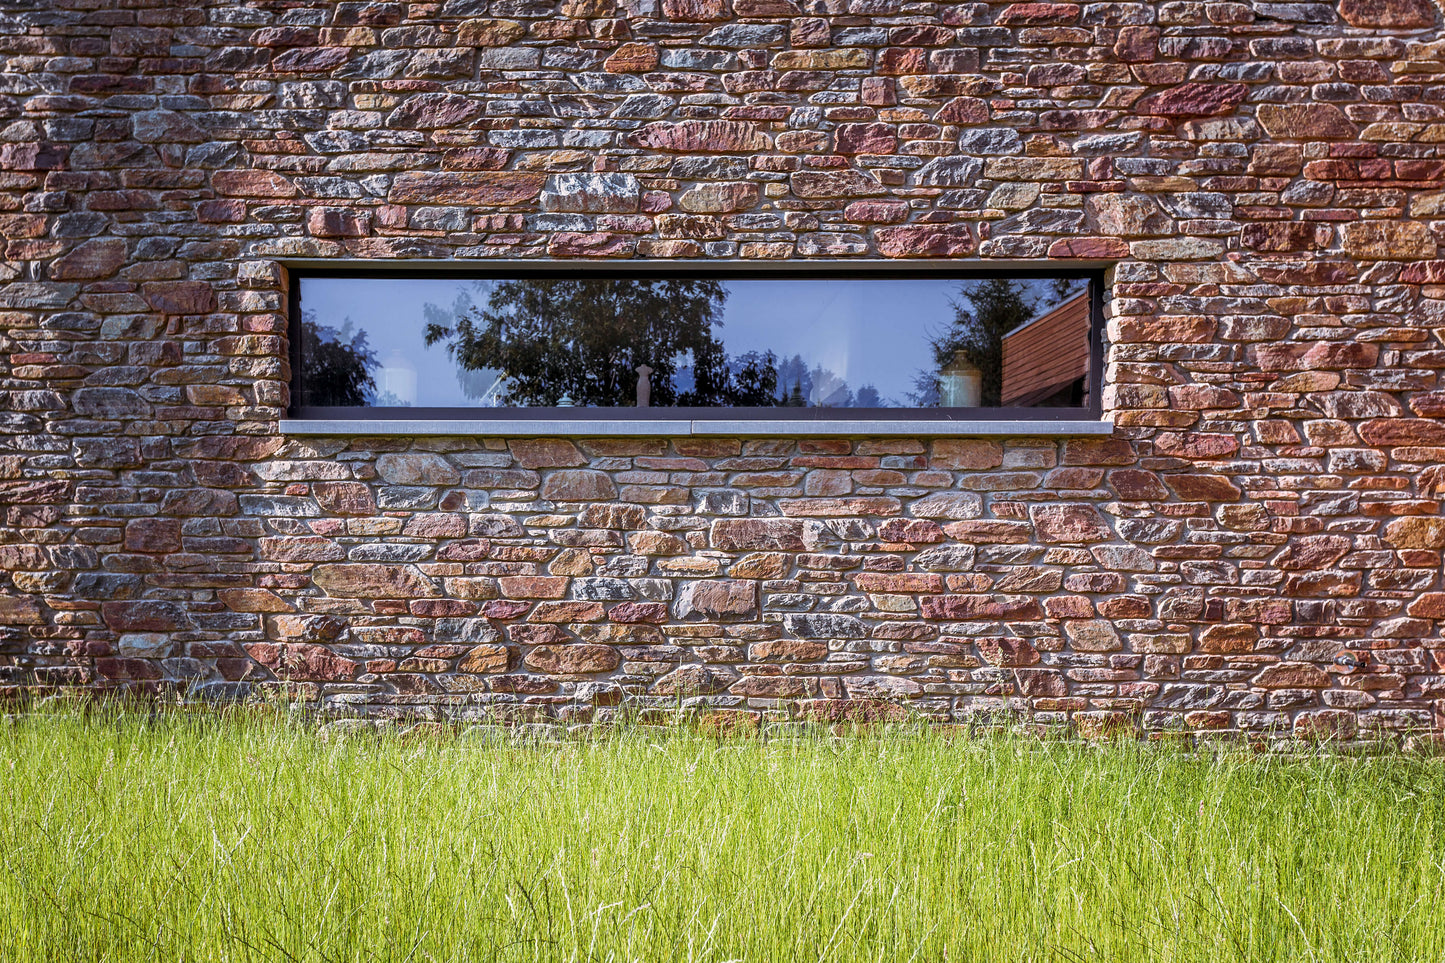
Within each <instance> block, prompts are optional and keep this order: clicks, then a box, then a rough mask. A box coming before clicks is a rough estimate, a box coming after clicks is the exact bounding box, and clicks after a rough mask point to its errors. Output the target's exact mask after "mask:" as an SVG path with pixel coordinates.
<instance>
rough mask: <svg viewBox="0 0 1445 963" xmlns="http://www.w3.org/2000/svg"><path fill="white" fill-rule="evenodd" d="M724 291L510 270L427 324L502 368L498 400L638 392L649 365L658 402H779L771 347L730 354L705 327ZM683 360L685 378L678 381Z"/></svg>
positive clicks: (591, 399) (717, 316) (544, 401)
mask: <svg viewBox="0 0 1445 963" xmlns="http://www.w3.org/2000/svg"><path fill="white" fill-rule="evenodd" d="M726 300H727V292H726V290H725V289H724V287H723V285H722V284H721V283H719V282H717V281H705V280H695V279H670V278H669V279H638V280H625V281H624V280H592V279H525V280H522V279H519V280H509V281H500V282H497V283H496V284H495V285H494V286H493V287H492V288H491V290H490V291H489V292H488V296H487V300H486V304H485V305H484V306H482V307H479V308H474V309H471V310H467V311H464V312H461V313H460V314H458V315H457V316H456V317H455V319H454V320H451V321H449V322H443V321H436V320H432V321H429V323H428V324H427V326H426V343H427V345H428V346H430V345H434V344H443V345H445V347H446V350H447V353H448V355H449V356H450V357H451V358H452V360H453V361H454V362H455V363H456V364H457V366H458V367H459V368H461V369H462V370H464V371H483V370H487V369H491V370H495V371H497V372H500V373H501V374H502V375H503V376H504V377H505V381H504V382H503V385H502V388H501V395H500V397H499V398H498V401H499V403H500V404H502V405H505V406H518V407H532V406H541V407H552V406H555V405H557V404H558V403H559V402H561V401H562V400H563V399H564V398H565V399H568V400H570V402H571V403H572V404H576V405H579V406H587V407H628V406H631V405H633V404H634V403H635V401H636V392H637V371H636V369H637V367H638V365H643V364H645V365H648V366H649V367H651V368H652V379H651V380H652V404H653V405H654V406H658V407H674V406H680V407H738V406H747V407H767V406H771V405H775V404H777V403H778V402H777V397H776V394H777V362H776V359H775V358H774V356H773V355H772V354H771V353H766V354H756V353H753V354H749V355H744V356H742V357H740V358H737V359H729V357H728V355H727V353H726V351H725V350H724V349H723V345H722V342H721V341H719V340H718V338H717V336H716V335H715V334H714V330H715V329H716V328H718V327H720V326H721V325H722V308H723V305H724V303H725V302H726ZM684 369H685V370H686V371H687V373H688V374H690V375H691V378H690V379H688V380H690V384H686V387H683V386H682V385H680V384H679V379H678V377H677V376H678V374H679V372H680V371H682V370H684Z"/></svg>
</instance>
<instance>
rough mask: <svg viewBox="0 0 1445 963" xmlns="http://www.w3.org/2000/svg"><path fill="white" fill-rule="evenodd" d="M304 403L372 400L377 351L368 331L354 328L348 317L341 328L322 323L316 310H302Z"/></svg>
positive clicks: (353, 403)
mask: <svg viewBox="0 0 1445 963" xmlns="http://www.w3.org/2000/svg"><path fill="white" fill-rule="evenodd" d="M300 336H301V345H300V348H301V364H302V368H301V379H300V381H301V398H300V400H299V403H300V404H301V405H302V406H316V407H333V406H334V407H358V406H361V405H367V404H370V403H371V402H372V398H373V395H374V393H375V391H376V379H375V378H374V377H373V375H372V373H371V371H372V369H373V368H375V367H376V365H377V360H376V354H375V353H374V352H373V351H372V350H371V347H370V346H369V345H368V344H367V343H366V332H365V331H362V330H359V329H353V328H352V325H351V319H350V318H347V319H346V320H345V321H344V322H342V325H341V327H340V328H333V327H331V326H329V325H325V324H320V323H319V322H318V321H317V320H316V312H314V311H304V312H302V314H301V330H300Z"/></svg>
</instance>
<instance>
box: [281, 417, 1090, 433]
mask: <svg viewBox="0 0 1445 963" xmlns="http://www.w3.org/2000/svg"><path fill="white" fill-rule="evenodd" d="M1113 431H1114V426H1113V424H1112V423H1111V422H1108V421H1099V420H1095V419H1088V418H1084V419H1069V420H1063V419H1060V420H1057V421H1055V420H1049V421H1032V420H1030V421H981V420H980V421H964V420H960V421H923V420H919V421H903V420H900V421H881V420H879V421H874V420H866V421H848V420H844V419H839V420H837V421H764V420H758V419H738V420H732V421H729V420H723V419H719V420H717V421H681V420H679V421H645V420H640V419H639V420H631V419H627V420H624V419H618V420H616V421H581V420H579V421H567V420H545V421H544V420H526V419H501V418H496V419H481V418H478V419H460V418H459V419H444V420H427V421H406V420H402V419H395V420H392V419H385V420H371V421H365V420H360V419H357V420H351V419H349V418H347V419H283V420H282V421H281V433H282V434H283V435H373V436H376V435H417V436H421V435H490V436H498V435H508V436H519V435H526V436H531V437H544V436H545V437H557V436H568V435H573V436H581V435H594V436H595V435H608V436H613V437H616V436H624V435H668V436H673V437H677V436H687V435H755V436H777V435H786V436H795V435H847V436H852V437H861V436H876V435H909V436H915V437H917V436H934V435H952V436H956V437H979V436H1011V437H1019V436H1028V435H1032V436H1043V437H1059V436H1078V435H1109V434H1113Z"/></svg>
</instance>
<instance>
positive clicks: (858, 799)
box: [0, 711, 1445, 963]
mask: <svg viewBox="0 0 1445 963" xmlns="http://www.w3.org/2000/svg"><path fill="white" fill-rule="evenodd" d="M0 792H3V800H0V853H3V860H4V865H3V867H0V868H3V874H0V959H4V960H6V961H32V960H34V961H40V960H44V961H56V960H65V961H69V960H76V961H90V960H125V961H131V960H135V961H140V960H147V961H150V960H156V961H160V960H164V961H189V960H198V961H199V960H205V961H240V960H249V961H261V960H267V961H269V960H304V961H316V963H322V961H326V963H330V961H351V960H357V961H360V960H378V961H391V960H397V961H401V960H415V961H426V960H447V961H459V960H478V961H481V960H548V961H551V960H587V961H603V960H646V961H653V960H718V961H721V960H749V961H791V960H798V961H803V960H806V961H810V963H815V961H824V960H900V961H901V960H928V961H941V960H949V961H991V960H1065V961H1074V960H1108V961H1120V960H1171V961H1172V960H1179V961H1185V960H1199V961H1210V963H1217V961H1226V960H1266V961H1269V960H1279V961H1285V960H1289V961H1299V960H1328V961H1341V960H1402V961H1404V960H1408V961H1432V960H1442V959H1445V767H1442V764H1441V763H1440V762H1438V761H1432V760H1420V759H1411V758H1408V757H1402V756H1389V757H1382V758H1367V759H1350V758H1337V757H1329V756H1325V755H1321V756H1318V757H1310V758H1302V759H1298V758H1297V759H1284V758H1272V757H1260V756H1253V755H1250V754H1248V753H1247V752H1245V751H1242V750H1241V751H1237V752H1227V753H1223V754H1202V755H1195V754H1188V753H1185V752H1182V751H1179V750H1171V749H1163V748H1159V747H1144V746H1138V745H1134V744H1114V745H1109V746H1105V747H1088V746H1082V745H1077V744H1064V743H1057V744H1053V743H1042V742H1037V741H1029V740H1021V739H994V740H983V741H978V740H968V739H961V738H955V737H949V736H948V735H946V734H941V733H937V732H929V731H921V730H895V731H876V732H871V733H863V734H859V735H856V736H850V737H848V738H842V739H839V738H833V737H830V736H828V735H827V734H825V733H813V734H810V735H803V736H801V737H797V738H786V739H780V738H774V739H760V738H741V737H739V738H724V739H715V738H711V737H708V736H706V735H702V734H697V733H689V732H676V731H667V732H664V731H658V730H648V729H645V728H641V727H638V728H632V729H624V730H621V731H619V732H616V733H614V734H612V735H610V736H608V737H606V738H602V739H598V740H594V741H589V742H574V743H565V744H536V743H533V744H523V743H519V742H517V741H516V740H513V739H509V738H506V737H498V736H495V735H493V736H487V735H486V734H484V733H477V732H473V733H471V734H467V735H463V736H461V737H459V738H450V737H416V736H413V737H403V736H397V735H381V736H375V735H353V736H348V737H346V738H337V737H335V736H332V737H329V738H328V737H326V736H324V735H321V734H318V732H317V731H316V730H315V729H314V728H313V727H310V726H307V725H303V724H299V723H287V722H286V721H285V720H283V719H279V718H276V717H261V716H252V715H247V714H242V713H231V714H221V715H205V716H192V715H187V714H182V713H163V714H160V715H157V716H153V717H150V718H148V717H147V716H145V715H143V714H139V713H100V714H95V715H92V716H89V717H86V716H83V715H81V714H79V713H76V712H66V711H49V712H42V713H39V714H35V715H27V716H23V717H20V718H18V719H15V720H13V721H11V722H9V723H7V724H5V725H3V726H0Z"/></svg>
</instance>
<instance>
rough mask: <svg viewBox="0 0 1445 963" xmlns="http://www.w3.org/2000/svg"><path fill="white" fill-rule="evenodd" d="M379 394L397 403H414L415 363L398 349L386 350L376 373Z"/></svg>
mask: <svg viewBox="0 0 1445 963" xmlns="http://www.w3.org/2000/svg"><path fill="white" fill-rule="evenodd" d="M376 374H377V378H376V381H377V387H378V388H379V389H380V392H379V394H380V395H381V396H382V397H384V398H386V400H387V401H390V402H392V403H393V404H398V405H414V404H416V365H414V364H412V363H411V362H410V361H408V360H406V356H405V355H403V354H402V353H401V352H400V351H395V350H393V351H390V352H387V355H386V357H385V358H383V359H382V360H381V370H380V371H378V372H377V373H376Z"/></svg>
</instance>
